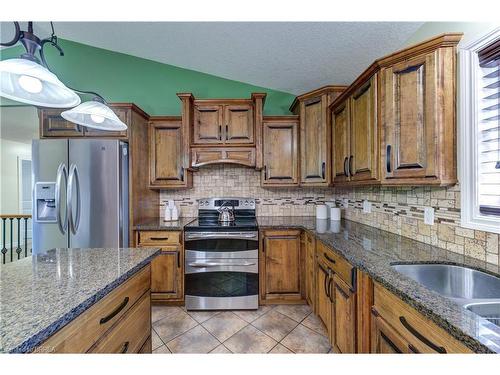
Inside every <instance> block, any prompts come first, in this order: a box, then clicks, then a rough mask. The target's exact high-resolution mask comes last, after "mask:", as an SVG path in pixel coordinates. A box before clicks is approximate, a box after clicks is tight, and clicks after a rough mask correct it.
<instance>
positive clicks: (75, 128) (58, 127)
mask: <svg viewBox="0 0 500 375" xmlns="http://www.w3.org/2000/svg"><path fill="white" fill-rule="evenodd" d="M63 111H64V110H62V109H52V108H40V109H39V110H38V117H39V120H40V137H41V138H53V137H64V138H68V137H83V135H84V127H83V126H80V125H77V124H75V123H73V122H70V121H67V120H65V119H63V118H62V117H61V112H63Z"/></svg>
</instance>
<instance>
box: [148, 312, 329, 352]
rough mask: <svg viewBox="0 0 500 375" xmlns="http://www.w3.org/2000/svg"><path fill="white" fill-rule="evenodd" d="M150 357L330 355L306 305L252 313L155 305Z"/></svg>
mask: <svg viewBox="0 0 500 375" xmlns="http://www.w3.org/2000/svg"><path fill="white" fill-rule="evenodd" d="M152 321H153V332H152V343H153V353H162V354H165V353H288V354H293V353H329V352H330V351H331V347H330V344H329V342H328V338H327V337H326V331H325V328H324V326H323V323H322V322H321V321H320V320H319V319H318V318H317V317H316V316H315V315H314V314H312V312H311V308H310V307H309V306H307V305H277V306H261V307H260V308H259V309H258V310H252V311H242V310H239V311H186V310H185V309H184V308H183V307H176V306H153V314H152Z"/></svg>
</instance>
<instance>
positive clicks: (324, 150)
mask: <svg viewBox="0 0 500 375" xmlns="http://www.w3.org/2000/svg"><path fill="white" fill-rule="evenodd" d="M344 89H345V86H325V87H322V88H320V89H318V90H315V91H311V92H309V93H306V94H303V95H300V96H298V97H297V98H296V100H295V101H294V103H293V104H292V107H291V108H290V109H291V111H292V112H294V113H295V114H300V160H301V164H300V184H301V185H305V186H328V185H329V184H330V181H331V178H330V176H331V156H330V153H331V151H330V147H331V139H330V138H331V127H330V110H329V105H330V103H332V102H333V100H334V99H335V98H336V97H337V96H338V95H340V93H341V92H342V91H343V90H344Z"/></svg>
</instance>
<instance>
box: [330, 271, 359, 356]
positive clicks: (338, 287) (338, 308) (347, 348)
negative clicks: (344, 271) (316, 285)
mask: <svg viewBox="0 0 500 375" xmlns="http://www.w3.org/2000/svg"><path fill="white" fill-rule="evenodd" d="M330 287H331V288H330V291H329V293H330V294H331V295H332V298H333V301H334V305H333V319H332V320H333V321H332V323H333V327H332V344H333V347H334V349H335V351H337V352H339V353H355V352H356V295H355V294H354V293H353V292H352V291H351V290H350V288H349V286H348V285H347V284H346V283H345V282H343V281H342V280H341V279H340V278H339V277H338V276H337V275H334V276H333V282H332V283H331V284H330Z"/></svg>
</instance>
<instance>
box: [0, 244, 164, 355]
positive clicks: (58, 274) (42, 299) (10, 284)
mask: <svg viewBox="0 0 500 375" xmlns="http://www.w3.org/2000/svg"><path fill="white" fill-rule="evenodd" d="M159 252H160V250H159V249H156V248H141V249H140V251H138V250H137V249H133V248H123V249H53V250H49V251H48V252H47V253H46V254H43V255H36V256H35V255H34V256H32V257H28V258H24V259H21V260H18V261H15V262H13V263H9V264H5V265H2V266H1V267H0V317H1V319H0V353H6V352H11V353H26V352H31V351H32V350H33V349H34V348H35V347H37V346H38V345H40V344H41V343H42V342H43V341H45V340H46V339H47V338H48V337H50V336H51V335H52V334H53V333H55V332H56V331H57V330H59V329H60V328H62V327H64V326H65V325H67V324H68V323H69V322H71V321H72V320H73V319H75V318H76V317H77V316H78V315H80V314H81V313H82V312H84V311H85V310H87V309H88V308H89V307H90V306H92V305H93V304H95V303H96V302H97V301H99V300H100V299H102V298H103V297H104V296H106V295H107V294H108V293H110V292H111V291H112V290H113V289H115V288H116V287H117V286H119V285H120V284H122V283H123V282H124V281H126V280H127V279H129V278H130V277H131V276H132V275H134V274H135V273H136V272H137V271H139V270H140V269H141V268H143V267H144V266H146V265H147V264H148V263H149V262H150V261H151V259H152V258H154V257H155V256H156V254H158V253H159Z"/></svg>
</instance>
